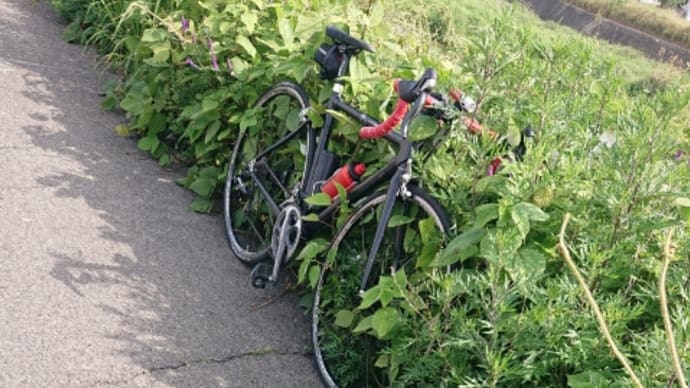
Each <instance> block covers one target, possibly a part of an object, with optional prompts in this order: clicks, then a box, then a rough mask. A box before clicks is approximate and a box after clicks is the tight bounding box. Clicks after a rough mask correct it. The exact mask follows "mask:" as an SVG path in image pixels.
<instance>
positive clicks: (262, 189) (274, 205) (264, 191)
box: [250, 171, 280, 216]
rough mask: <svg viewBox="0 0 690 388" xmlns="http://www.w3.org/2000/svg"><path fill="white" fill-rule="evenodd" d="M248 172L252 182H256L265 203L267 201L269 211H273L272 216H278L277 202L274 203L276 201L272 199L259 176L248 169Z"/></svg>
mask: <svg viewBox="0 0 690 388" xmlns="http://www.w3.org/2000/svg"><path fill="white" fill-rule="evenodd" d="M250 174H251V175H252V180H253V181H254V184H256V187H258V188H259V191H260V192H261V194H262V195H263V197H264V199H265V200H266V203H268V207H269V208H270V209H271V212H273V215H274V216H278V213H280V208H279V207H278V204H277V203H276V201H274V200H273V197H272V196H271V194H270V193H269V192H268V190H267V189H266V187H265V186H264V185H263V184H262V183H261V180H260V179H259V177H257V176H256V174H255V173H254V171H250Z"/></svg>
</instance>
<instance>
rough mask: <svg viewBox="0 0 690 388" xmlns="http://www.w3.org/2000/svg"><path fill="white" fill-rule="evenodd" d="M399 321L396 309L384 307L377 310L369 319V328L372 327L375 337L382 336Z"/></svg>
mask: <svg viewBox="0 0 690 388" xmlns="http://www.w3.org/2000/svg"><path fill="white" fill-rule="evenodd" d="M399 322H400V315H399V314H398V310H396V309H394V308H392V307H385V308H382V309H380V310H377V311H376V312H375V313H374V315H373V316H372V319H371V328H372V329H374V333H375V334H376V337H378V338H379V339H381V338H384V337H385V336H386V335H387V334H388V333H390V332H391V331H392V330H393V329H394V328H395V326H397V325H398V323H399Z"/></svg>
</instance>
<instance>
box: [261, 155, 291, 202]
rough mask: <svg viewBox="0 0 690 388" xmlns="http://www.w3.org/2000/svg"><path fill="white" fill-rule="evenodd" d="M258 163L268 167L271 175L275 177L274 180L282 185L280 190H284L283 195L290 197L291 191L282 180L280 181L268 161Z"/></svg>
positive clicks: (267, 169)
mask: <svg viewBox="0 0 690 388" xmlns="http://www.w3.org/2000/svg"><path fill="white" fill-rule="evenodd" d="M257 163H259V164H260V165H261V166H262V167H264V168H265V169H266V171H268V175H270V176H271V178H273V180H274V181H275V182H276V184H277V185H278V187H280V190H281V191H282V192H283V195H285V198H288V197H289V196H290V193H289V192H288V190H287V188H286V187H285V186H284V185H283V184H282V182H280V179H278V177H277V176H276V174H275V172H274V171H273V169H272V168H270V167H268V165H267V164H266V162H264V161H263V160H262V161H260V162H257Z"/></svg>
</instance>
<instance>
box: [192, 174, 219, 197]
mask: <svg viewBox="0 0 690 388" xmlns="http://www.w3.org/2000/svg"><path fill="white" fill-rule="evenodd" d="M215 187H216V180H215V179H209V178H197V179H196V180H195V181H194V182H193V183H192V184H191V185H189V189H190V190H192V191H193V192H195V193H197V194H199V195H201V196H204V197H208V196H209V195H211V193H212V192H213V189H214V188H215Z"/></svg>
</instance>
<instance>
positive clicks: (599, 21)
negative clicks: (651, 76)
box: [522, 0, 690, 67]
mask: <svg viewBox="0 0 690 388" xmlns="http://www.w3.org/2000/svg"><path fill="white" fill-rule="evenodd" d="M522 1H523V2H524V3H526V4H527V5H528V6H530V7H531V8H532V9H533V10H534V12H535V13H536V14H537V15H539V17H540V18H542V19H545V20H552V21H555V22H557V23H560V24H563V25H565V26H568V27H571V28H573V29H575V30H577V31H579V32H581V33H583V34H585V35H590V36H595V37H597V38H600V39H604V40H606V41H609V42H611V43H616V44H622V45H626V46H631V47H634V48H636V49H638V50H640V51H642V52H643V53H645V54H646V55H647V56H649V57H650V58H653V59H657V60H662V61H665V62H672V63H675V64H676V65H680V66H683V67H687V66H690V50H688V49H686V48H684V47H681V46H679V45H677V44H675V43H672V42H669V41H666V40H663V39H660V38H657V37H655V36H652V35H650V34H648V33H645V32H642V31H639V30H636V29H634V28H631V27H628V26H625V25H623V24H620V23H617V22H614V21H612V20H609V19H606V18H602V17H600V16H598V15H595V14H593V13H591V12H589V11H587V10H584V9H582V8H579V7H577V6H574V5H571V4H568V3H565V2H563V1H561V0H522Z"/></svg>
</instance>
